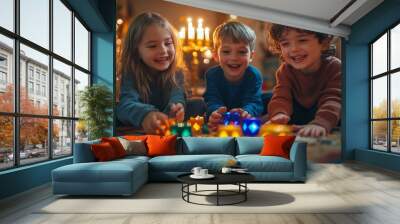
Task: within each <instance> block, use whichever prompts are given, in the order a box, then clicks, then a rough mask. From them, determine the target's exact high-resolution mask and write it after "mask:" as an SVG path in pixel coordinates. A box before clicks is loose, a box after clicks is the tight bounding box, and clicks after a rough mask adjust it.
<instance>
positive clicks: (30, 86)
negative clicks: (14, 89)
mask: <svg viewBox="0 0 400 224" xmlns="http://www.w3.org/2000/svg"><path fill="white" fill-rule="evenodd" d="M28 93H29V94H33V82H31V81H29V82H28Z"/></svg>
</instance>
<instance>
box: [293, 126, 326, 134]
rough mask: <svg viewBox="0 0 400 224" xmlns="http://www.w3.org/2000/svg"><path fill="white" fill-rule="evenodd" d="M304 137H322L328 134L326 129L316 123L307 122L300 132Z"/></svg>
mask: <svg viewBox="0 0 400 224" xmlns="http://www.w3.org/2000/svg"><path fill="white" fill-rule="evenodd" d="M297 134H298V135H300V136H302V137H322V136H326V134H327V132H326V129H325V128H324V127H322V126H319V125H316V124H307V125H305V126H303V127H302V128H301V129H300V130H299V131H298V132H297Z"/></svg>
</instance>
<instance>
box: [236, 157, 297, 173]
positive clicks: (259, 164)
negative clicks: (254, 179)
mask: <svg viewBox="0 0 400 224" xmlns="http://www.w3.org/2000/svg"><path fill="white" fill-rule="evenodd" d="M236 160H238V162H239V166H240V167H241V168H247V169H248V171H249V172H292V171H293V163H292V161H290V160H288V159H285V158H282V157H279V156H260V155H238V156H236Z"/></svg>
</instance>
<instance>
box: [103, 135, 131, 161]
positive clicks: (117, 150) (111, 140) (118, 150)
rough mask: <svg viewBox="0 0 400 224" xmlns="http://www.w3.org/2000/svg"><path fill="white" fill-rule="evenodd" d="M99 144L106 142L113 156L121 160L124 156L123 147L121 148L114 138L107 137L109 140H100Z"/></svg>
mask: <svg viewBox="0 0 400 224" xmlns="http://www.w3.org/2000/svg"><path fill="white" fill-rule="evenodd" d="M101 142H108V143H110V145H111V146H112V148H113V149H114V152H115V155H116V156H117V158H121V157H124V156H126V151H125V149H124V146H122V144H121V142H119V140H118V138H116V137H109V138H101Z"/></svg>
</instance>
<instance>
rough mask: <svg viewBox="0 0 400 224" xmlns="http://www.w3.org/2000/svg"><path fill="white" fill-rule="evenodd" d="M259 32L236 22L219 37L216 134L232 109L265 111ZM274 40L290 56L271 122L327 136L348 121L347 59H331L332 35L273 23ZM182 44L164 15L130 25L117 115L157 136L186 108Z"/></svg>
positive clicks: (212, 82) (212, 94) (211, 108)
mask: <svg viewBox="0 0 400 224" xmlns="http://www.w3.org/2000/svg"><path fill="white" fill-rule="evenodd" d="M255 39H256V36H255V33H254V31H253V30H252V29H251V28H249V27H248V26H246V25H244V24H242V23H240V22H236V21H230V22H226V23H224V24H221V25H220V26H218V27H217V28H216V29H215V31H214V34H213V43H214V51H213V57H214V59H215V61H217V62H218V63H219V65H218V66H215V67H212V68H210V69H209V70H208V71H207V72H206V75H205V76H206V85H207V88H206V92H205V94H204V99H205V102H206V104H207V112H206V115H207V117H208V126H209V129H210V130H211V131H215V130H217V127H218V125H219V124H220V123H221V122H222V119H223V114H224V113H225V112H228V111H230V112H238V113H239V114H240V116H241V117H243V118H247V117H257V116H260V115H261V113H262V112H263V108H264V106H267V105H263V103H262V99H261V95H262V92H261V86H262V76H261V74H260V72H259V71H258V70H257V69H256V68H255V67H254V66H252V65H250V62H251V60H252V58H253V55H254V49H255ZM269 40H270V42H269V43H270V44H271V45H272V48H273V49H274V51H275V53H278V54H279V55H280V57H281V59H282V64H281V66H280V67H279V69H278V70H277V72H276V80H277V85H276V86H275V88H274V90H273V96H272V99H271V100H270V102H269V104H268V118H269V121H268V122H272V123H281V124H294V125H295V127H296V128H297V130H298V134H299V135H302V136H313V137H318V136H324V135H326V134H327V133H329V132H330V130H331V129H332V128H333V127H335V126H336V125H337V124H338V122H339V120H340V110H341V62H340V60H339V59H337V58H335V57H332V56H330V57H325V56H323V52H324V50H326V49H327V48H328V47H329V44H330V41H331V37H330V36H329V35H325V34H320V33H315V32H311V31H307V30H302V29H297V28H292V27H287V26H281V25H272V26H271V28H270V30H269ZM179 53H180V51H179V45H178V42H177V39H176V36H175V34H174V32H173V28H172V26H171V25H170V24H169V23H168V22H167V21H166V20H165V19H164V18H162V17H161V16H160V15H158V14H156V13H144V14H141V15H139V16H138V17H137V18H136V19H135V20H134V21H133V22H132V23H131V25H130V27H129V31H128V34H127V36H126V39H125V44H124V49H123V53H122V61H121V64H122V69H121V72H122V74H123V79H122V82H121V83H122V86H121V94H120V103H119V105H118V107H117V116H118V119H119V120H120V121H122V122H123V123H125V124H128V125H132V126H134V127H138V128H143V130H144V131H145V132H146V133H157V131H158V130H160V128H161V127H162V125H163V123H164V124H165V123H166V122H167V119H168V116H170V117H175V118H176V119H177V120H178V121H182V120H183V117H184V113H185V109H184V105H185V96H184V89H183V74H182V73H181V72H179V68H180V66H179V62H180V61H181V57H180V54H179Z"/></svg>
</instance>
